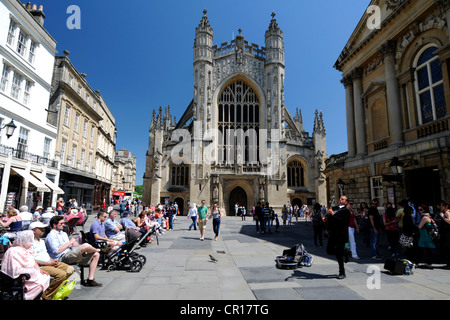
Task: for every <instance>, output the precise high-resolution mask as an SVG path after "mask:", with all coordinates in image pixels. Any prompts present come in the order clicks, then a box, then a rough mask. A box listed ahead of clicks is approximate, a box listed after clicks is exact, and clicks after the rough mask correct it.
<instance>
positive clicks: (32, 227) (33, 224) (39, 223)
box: [28, 221, 46, 230]
mask: <svg viewBox="0 0 450 320" xmlns="http://www.w3.org/2000/svg"><path fill="white" fill-rule="evenodd" d="M45 227H46V225H45V224H43V223H42V222H40V221H36V222H33V223H31V224H30V227H29V228H28V229H29V230H33V229H35V228H45Z"/></svg>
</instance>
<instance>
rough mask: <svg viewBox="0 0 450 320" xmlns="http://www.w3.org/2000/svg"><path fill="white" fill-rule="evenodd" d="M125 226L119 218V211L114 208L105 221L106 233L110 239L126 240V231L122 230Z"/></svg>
mask: <svg viewBox="0 0 450 320" xmlns="http://www.w3.org/2000/svg"><path fill="white" fill-rule="evenodd" d="M122 230H123V226H122V224H120V223H119V221H118V220H117V211H116V210H112V211H111V212H110V213H109V217H108V219H106V221H105V233H106V236H107V237H108V238H109V239H113V240H116V241H120V242H124V241H125V232H123V231H122Z"/></svg>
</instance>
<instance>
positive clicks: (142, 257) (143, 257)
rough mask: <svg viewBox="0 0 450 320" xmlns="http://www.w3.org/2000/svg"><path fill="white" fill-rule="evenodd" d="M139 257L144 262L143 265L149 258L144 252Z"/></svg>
mask: <svg viewBox="0 0 450 320" xmlns="http://www.w3.org/2000/svg"><path fill="white" fill-rule="evenodd" d="M137 258H138V259H139V260H140V261H141V262H142V265H144V264H145V263H146V262H147V258H146V257H145V256H144V255H142V254H140V255H139V256H138V257H137Z"/></svg>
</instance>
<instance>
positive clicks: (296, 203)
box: [291, 198, 303, 208]
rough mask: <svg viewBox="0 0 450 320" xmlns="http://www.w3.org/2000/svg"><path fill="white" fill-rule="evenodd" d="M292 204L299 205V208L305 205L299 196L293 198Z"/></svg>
mask: <svg viewBox="0 0 450 320" xmlns="http://www.w3.org/2000/svg"><path fill="white" fill-rule="evenodd" d="M291 204H292V206H293V207H295V205H297V206H298V207H299V208H301V207H302V205H303V202H302V200H300V199H299V198H295V199H293V200H292V202H291Z"/></svg>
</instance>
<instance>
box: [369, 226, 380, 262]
mask: <svg viewBox="0 0 450 320" xmlns="http://www.w3.org/2000/svg"><path fill="white" fill-rule="evenodd" d="M379 235H380V230H378V234H375V231H374V229H373V228H370V250H371V255H372V256H377V257H378V256H379V254H378V238H379V237H378V236H379Z"/></svg>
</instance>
